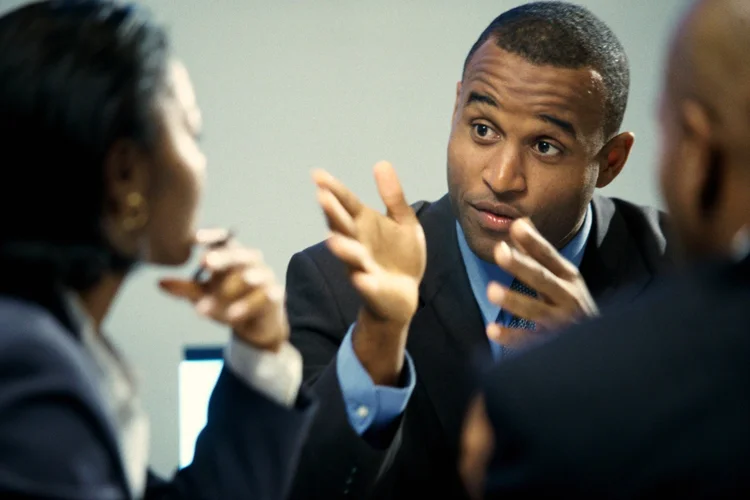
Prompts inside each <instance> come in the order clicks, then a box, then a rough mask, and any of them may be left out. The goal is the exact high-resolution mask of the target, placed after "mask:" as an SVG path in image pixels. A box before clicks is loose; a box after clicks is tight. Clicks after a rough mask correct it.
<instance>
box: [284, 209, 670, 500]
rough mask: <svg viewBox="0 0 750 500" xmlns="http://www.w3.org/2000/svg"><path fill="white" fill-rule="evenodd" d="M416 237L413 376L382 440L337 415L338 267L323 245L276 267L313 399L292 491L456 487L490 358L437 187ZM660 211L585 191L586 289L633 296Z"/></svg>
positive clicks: (656, 237) (339, 493)
mask: <svg viewBox="0 0 750 500" xmlns="http://www.w3.org/2000/svg"><path fill="white" fill-rule="evenodd" d="M415 209H416V211H417V214H418V217H419V220H420V222H421V223H422V226H423V227H424V231H425V235H426V238H427V270H426V274H425V277H424V279H423V281H422V284H421V287H420V307H419V309H418V311H417V313H416V315H415V317H414V319H413V321H412V324H411V328H410V331H409V338H408V342H407V349H408V352H409V354H410V355H411V357H412V359H413V360H414V365H415V368H416V372H417V383H416V387H415V389H414V392H413V394H412V396H411V399H410V401H409V404H408V407H407V409H406V412H405V414H404V416H403V418H402V419H401V420H400V422H398V428H397V430H396V432H395V436H394V437H393V439H392V440H389V442H388V443H386V446H383V447H376V446H371V445H370V444H368V441H366V440H364V439H362V438H361V437H359V436H358V435H357V434H356V432H355V431H354V430H353V429H352V428H351V426H350V425H349V422H348V420H347V414H346V409H345V407H344V404H343V399H342V394H341V389H340V387H339V383H338V379H337V376H336V366H335V365H336V361H335V359H336V352H337V350H338V348H339V344H340V342H341V340H342V339H343V337H344V335H345V334H346V331H347V330H348V328H349V326H350V325H351V324H352V323H353V322H354V321H355V319H356V315H357V311H358V309H359V307H360V300H359V298H358V296H357V293H356V292H355V290H354V289H353V288H352V287H351V285H350V284H349V280H348V278H347V274H346V271H345V268H344V266H343V265H342V264H341V263H340V262H339V261H338V260H337V259H336V258H335V257H334V256H333V254H331V253H330V251H329V250H328V249H327V248H326V246H325V245H324V244H318V245H316V246H313V247H311V248H308V249H307V250H304V251H303V252H300V253H298V254H296V255H295V256H294V257H293V258H292V260H291V262H290V264H289V268H288V271H287V310H288V313H289V321H290V324H291V327H292V342H293V343H294V344H295V345H296V346H297V348H298V349H300V350H301V351H302V354H303V357H304V360H305V379H306V382H307V383H308V384H309V385H310V386H311V387H312V389H313V391H314V392H315V393H316V394H317V395H318V396H319V397H320V398H321V400H322V401H323V402H324V408H325V409H324V410H323V411H321V413H320V414H319V415H318V417H317V419H316V420H315V423H314V424H313V429H312V430H311V433H310V438H309V439H308V442H307V444H306V446H305V448H304V450H303V456H302V459H301V463H300V468H299V472H298V477H297V481H296V485H295V488H294V492H293V495H292V498H321V499H334V498H341V497H344V496H346V495H347V494H348V495H349V496H350V497H352V498H367V497H368V495H369V494H372V495H371V496H372V497H373V498H394V499H397V498H408V497H411V496H414V495H418V498H430V495H438V496H440V497H442V496H443V495H447V497H449V498H462V496H463V488H462V486H461V483H460V480H459V478H458V474H457V465H456V463H457V448H458V442H459V436H460V429H461V425H462V421H463V417H464V411H465V409H466V406H467V404H468V399H469V397H470V395H471V392H472V390H473V388H475V385H474V377H473V372H472V369H471V366H472V361H474V359H475V356H476V353H477V351H479V353H480V357H486V358H489V356H490V345H489V342H488V339H487V336H486V334H485V326H484V321H483V319H482V315H481V312H480V310H479V306H478V305H477V303H476V301H475V299H474V295H473V293H472V291H471V287H470V284H469V279H468V276H467V274H466V270H465V268H464V265H463V262H462V260H461V256H460V253H459V249H458V242H457V239H456V229H455V217H454V215H453V212H452V209H451V206H450V202H449V200H448V198H447V196H446V197H443V198H442V199H441V200H439V201H437V202H435V203H432V204H430V203H425V202H420V203H418V204H416V205H415ZM663 223H664V220H663V214H661V213H659V212H658V211H656V210H653V209H646V208H641V207H637V206H635V205H632V204H630V203H627V202H624V201H621V200H611V199H608V198H602V197H596V198H595V199H594V222H593V228H592V232H591V235H590V237H589V240H588V243H587V248H586V250H585V253H584V257H583V261H582V263H581V272H582V274H583V276H584V277H585V279H586V281H587V283H588V286H589V288H590V290H591V292H592V294H593V296H594V298H596V299H597V300H600V301H602V300H606V299H607V298H608V297H610V296H611V294H612V293H613V292H614V291H615V290H618V289H619V290H622V289H623V287H625V286H626V285H627V286H629V291H628V292H627V293H628V298H634V297H636V296H637V295H638V294H639V293H641V292H642V291H643V289H644V288H646V286H647V285H648V284H649V283H650V281H651V280H652V277H653V275H654V274H655V273H656V271H657V270H659V269H660V268H662V267H663V266H664V265H665V262H666V258H665V251H666V239H665V236H664V232H663V229H662V225H663Z"/></svg>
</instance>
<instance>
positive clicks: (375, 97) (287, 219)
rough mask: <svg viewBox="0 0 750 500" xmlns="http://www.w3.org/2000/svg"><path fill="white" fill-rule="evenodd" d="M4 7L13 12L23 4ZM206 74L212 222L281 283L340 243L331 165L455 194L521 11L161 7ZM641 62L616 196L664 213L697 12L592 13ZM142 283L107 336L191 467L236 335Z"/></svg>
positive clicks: (325, 0) (495, 7)
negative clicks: (667, 159)
mask: <svg viewBox="0 0 750 500" xmlns="http://www.w3.org/2000/svg"><path fill="white" fill-rule="evenodd" d="M21 3H26V2H22V1H19V0H0V11H2V10H6V9H8V8H11V7H13V6H16V5H19V4H21ZM143 3H144V4H146V5H147V6H148V7H150V8H151V10H152V11H153V12H154V13H155V14H156V16H157V18H158V19H159V20H161V21H162V22H164V23H165V24H166V25H168V26H169V29H170V31H171V33H172V35H173V41H174V45H175V48H176V52H177V54H178V56H179V57H180V58H181V59H183V60H184V62H185V63H186V65H187V67H188V69H189V70H190V72H191V75H192V78H193V82H194V85H195V88H196V92H197V95H198V99H199V102H200V104H201V107H202V110H203V114H204V121H205V139H204V149H205V152H206V153H207V155H208V158H209V184H208V187H207V193H206V197H205V205H204V210H203V217H202V220H203V222H205V223H206V224H207V225H222V226H231V227H233V228H235V229H236V230H237V232H238V233H239V236H240V239H241V240H242V241H243V242H244V243H246V244H248V245H252V246H256V247H259V248H260V249H262V250H263V252H264V255H265V256H266V260H267V261H268V262H269V263H270V264H271V265H272V266H273V268H274V270H275V271H276V272H277V274H278V276H279V279H283V275H284V272H285V270H286V264H287V262H288V260H289V258H290V257H291V256H292V254H293V253H294V252H295V251H299V250H301V249H303V248H305V247H307V246H309V245H311V244H314V243H316V242H317V241H319V240H321V239H322V238H324V237H325V235H326V228H325V226H324V223H323V218H322V217H321V215H320V211H319V209H318V207H317V206H316V203H315V190H314V188H313V186H312V183H311V182H310V176H309V173H310V170H311V169H312V168H314V167H324V168H326V169H328V170H329V171H330V172H332V173H333V174H334V175H337V176H338V177H340V178H341V179H342V180H344V181H345V182H346V183H347V184H348V185H349V187H351V188H352V189H353V190H354V191H355V192H356V193H358V194H359V195H361V197H362V199H364V200H365V201H366V202H368V203H370V204H372V206H376V207H378V208H380V207H381V204H380V203H379V200H378V198H377V193H376V190H375V187H374V184H373V181H372V168H371V167H372V165H373V164H374V163H375V162H376V161H378V160H381V159H387V160H390V161H391V162H393V164H394V165H395V167H396V168H397V171H398V173H399V175H400V177H401V180H402V183H403V185H404V189H405V191H406V194H407V197H408V199H409V200H410V201H416V200H419V199H428V200H434V199H436V198H438V197H440V196H441V195H442V194H443V193H444V192H445V190H446V179H445V177H446V174H445V151H446V145H447V138H448V132H449V127H450V118H451V112H452V108H453V103H454V98H455V87H456V82H457V81H458V80H459V79H460V77H461V68H462V64H463V60H464V57H465V56H466V53H467V52H468V50H469V49H470V47H471V45H472V44H473V43H474V41H475V40H476V38H477V37H478V35H479V34H480V33H481V32H482V30H483V29H484V28H485V27H486V26H487V25H488V24H489V22H490V21H491V20H492V19H493V18H494V17H495V16H497V15H498V14H500V13H501V12H503V11H505V10H507V9H509V8H511V7H514V6H516V5H519V4H520V3H522V2H519V1H508V0H505V1H503V0H494V1H490V0H450V1H449V0H380V1H378V2H366V1H364V0H359V1H356V0H316V1H306V2H303V1H301V0H297V1H294V0H277V1H274V2H271V1H270V0H266V1H260V0H211V1H206V0H203V1H201V0H181V1H169V0H148V1H145V2H143ZM580 3H581V4H582V5H585V6H587V7H589V8H591V9H592V10H593V12H594V13H595V14H597V15H598V16H600V17H601V18H602V19H603V20H604V21H605V22H607V23H608V24H609V25H610V26H611V27H612V28H613V29H614V31H615V33H616V34H617V35H618V36H619V37H620V39H621V41H622V43H623V44H624V46H625V48H626V50H627V53H628V55H629V57H630V63H631V68H632V82H631V93H630V103H629V107H628V112H627V115H626V118H625V124H624V128H625V129H627V130H631V131H633V132H635V134H636V144H635V148H634V150H633V153H632V155H631V157H630V161H629V162H628V164H627V166H626V168H625V170H624V171H623V173H622V174H621V175H620V177H619V178H618V179H617V180H616V181H615V182H614V183H613V185H612V186H611V187H609V188H607V189H606V190H605V191H604V192H605V193H606V194H609V195H612V196H619V197H623V198H627V199H630V200H633V201H636V202H639V203H644V204H651V205H661V203H660V200H659V197H658V191H657V186H656V181H655V179H656V173H655V169H654V165H655V160H656V158H657V155H658V152H659V151H658V145H659V144H658V142H659V137H658V134H657V128H656V114H657V113H656V109H657V97H658V91H659V88H660V84H661V81H660V80H661V74H662V67H663V64H662V62H663V59H664V53H665V49H666V44H667V41H668V36H669V32H670V31H671V30H672V29H673V27H674V24H675V22H676V21H677V18H678V15H679V14H680V12H681V11H682V9H683V8H684V7H685V5H686V4H687V3H688V2H686V1H685V0H659V1H653V0H628V1H622V0H588V1H582V2H580ZM189 272H190V269H183V270H178V271H171V270H163V269H162V270H156V271H154V270H143V271H140V272H138V273H137V274H136V275H135V276H134V277H133V279H132V280H130V282H129V283H128V284H127V287H126V290H125V293H124V294H123V295H122V296H121V298H120V299H119V301H118V302H117V304H116V305H115V310H114V311H113V314H112V316H111V317H110V320H109V322H108V324H107V330H108V331H109V332H110V334H111V335H112V337H113V338H114V340H115V341H116V343H117V344H118V345H119V346H120V347H121V348H122V350H123V351H124V353H125V355H126V356H127V357H128V358H129V359H130V360H131V361H132V363H133V364H134V365H135V367H136V369H137V371H138V372H139V374H140V376H141V380H142V382H141V392H142V395H143V400H144V403H145V405H146V407H147V409H148V411H149V413H150V415H151V425H152V435H153V439H152V442H151V446H152V453H151V456H152V464H153V465H154V467H155V469H156V470H157V471H159V472H161V473H168V472H171V471H172V470H173V469H174V467H175V466H176V465H177V460H178V425H177V421H178V420H177V410H178V401H177V399H178V390H177V373H178V364H179V362H180V359H181V356H182V350H183V348H184V346H185V345H186V344H219V343H223V342H225V341H226V339H227V336H228V332H227V331H226V329H224V328H221V327H218V326H214V325H212V324H209V323H208V322H207V321H204V320H201V319H199V318H198V317H197V316H196V315H195V314H193V313H192V311H191V309H190V307H189V306H188V305H187V304H182V303H178V302H175V301H173V300H171V299H170V298H168V297H165V296H163V295H162V294H161V293H160V292H159V291H158V290H157V288H156V281H157V279H158V278H159V277H160V276H164V275H166V274H171V273H176V274H177V275H182V276H186V275H187V274H188V273H189Z"/></svg>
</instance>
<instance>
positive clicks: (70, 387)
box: [0, 297, 127, 499]
mask: <svg viewBox="0 0 750 500" xmlns="http://www.w3.org/2000/svg"><path fill="white" fill-rule="evenodd" d="M0 318H1V321H2V323H0V443H2V446H0V492H2V493H4V494H27V495H32V496H40V497H48V496H54V497H56V498H81V499H83V498H102V499H108V498H118V499H119V498H124V497H126V496H127V491H126V489H125V488H124V485H125V479H124V472H123V469H122V468H121V465H120V460H119V455H118V447H117V443H116V438H115V435H114V430H113V428H112V427H111V426H110V425H109V421H108V419H107V416H106V415H105V414H104V413H103V411H102V408H103V406H102V402H101V400H100V397H99V394H98V393H97V389H96V387H95V386H94V383H93V381H94V380H95V377H94V376H92V374H93V373H94V372H93V366H92V365H91V364H90V363H89V361H88V360H87V358H86V356H85V355H84V354H83V352H82V350H81V349H80V347H79V345H78V344H77V342H76V340H75V339H74V337H73V336H72V334H71V333H70V332H67V331H66V330H65V329H64V328H63V327H62V326H61V325H60V323H59V322H57V320H56V319H55V318H54V317H52V316H51V315H50V314H48V313H47V312H46V311H45V310H44V309H42V308H40V307H37V306H34V305H32V304H30V303H26V302H22V301H17V300H13V299H8V298H6V297H3V298H0ZM72 450H75V460H71V453H72ZM52 464H54V465H52ZM82 464H86V466H85V467H82Z"/></svg>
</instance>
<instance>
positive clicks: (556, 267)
mask: <svg viewBox="0 0 750 500" xmlns="http://www.w3.org/2000/svg"><path fill="white" fill-rule="evenodd" d="M510 236H511V239H512V240H513V242H514V243H515V244H516V245H518V246H519V248H521V249H522V250H523V251H524V253H526V254H527V255H529V256H530V257H532V258H533V259H534V260H536V261H537V262H539V264H541V265H542V266H543V267H545V268H547V269H549V270H550V271H551V272H552V273H553V274H554V275H556V276H558V277H560V278H562V279H564V280H570V279H572V278H574V277H575V276H576V275H577V273H578V270H577V269H576V267H575V266H574V265H573V263H571V262H570V261H568V260H567V259H566V258H565V257H563V256H562V255H560V252H558V251H557V249H556V248H555V247H554V246H553V245H552V244H551V243H550V242H549V241H547V240H546V239H544V236H542V235H541V234H540V233H539V231H537V229H536V227H534V225H533V224H532V223H531V221H529V220H527V219H518V220H516V221H514V222H513V224H512V225H511V227H510Z"/></svg>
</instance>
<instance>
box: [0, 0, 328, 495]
mask: <svg viewBox="0 0 750 500" xmlns="http://www.w3.org/2000/svg"><path fill="white" fill-rule="evenodd" d="M200 129H201V117H200V111H199V109H198V106H197V103H196V99H195V96H194V94H193V89H192V86H191V83H190V79H189V77H188V73H187V71H186V69H185V68H184V66H183V65H182V64H181V63H180V62H179V60H177V59H176V58H175V57H174V56H173V54H172V52H171V50H170V46H169V41H168V39H167V36H166V35H165V33H164V31H163V29H162V28H161V27H159V26H157V25H156V24H154V23H153V22H152V21H151V20H150V19H149V17H148V16H147V15H146V14H145V13H143V12H142V11H140V10H139V9H137V8H134V7H133V6H131V5H121V4H115V3H111V2H98V1H43V2H38V3H32V4H28V5H25V6H23V7H20V8H18V9H16V10H14V11H12V12H10V13H6V14H5V15H4V16H2V17H1V18H0V152H1V153H0V154H2V161H1V162H0V168H1V169H2V175H3V179H2V181H1V182H0V190H2V192H1V193H0V497H2V498H6V497H8V496H28V497H34V498H64V499H87V500H90V499H97V500H99V499H101V500H103V499H110V498H118V499H119V498H142V497H146V498H201V499H204V498H221V499H226V498H282V497H283V496H284V495H285V493H286V489H287V483H288V482H289V480H290V477H291V475H292V473H293V470H294V467H295V464H296V457H297V454H298V448H299V446H300V444H301V442H302V441H303V439H304V435H305V433H306V430H307V424H308V421H309V418H310V416H311V415H310V414H311V412H312V411H313V409H312V405H311V403H310V401H309V400H308V399H307V398H306V397H305V396H304V395H300V394H299V393H298V391H299V387H300V380H301V359H300V356H299V353H298V352H297V351H296V350H295V349H294V348H293V347H291V345H290V344H289V343H288V341H287V337H288V326H287V321H286V316H285V313H284V309H283V292H282V290H281V288H280V286H279V285H278V284H277V282H276V281H275V278H274V276H273V273H272V272H271V271H270V269H269V268H268V267H267V266H266V265H265V264H264V263H263V261H262V258H261V256H260V254H259V253H258V252H256V251H252V250H249V249H245V248H243V247H241V246H240V245H239V244H237V243H236V242H234V241H233V240H232V239H230V238H227V235H226V234H225V233H224V232H223V231H202V232H201V231H196V229H195V227H194V224H195V219H196V210H197V207H198V202H199V200H200V197H201V192H202V186H203V178H204V174H205V172H204V170H205V159H204V157H203V154H202V153H201V150H200V147H199V145H198V137H199V135H200ZM196 244H206V245H208V246H209V248H210V249H209V250H208V251H207V252H206V253H205V255H204V257H203V260H202V262H203V265H204V266H205V268H206V270H207V273H206V274H207V278H206V279H204V280H201V281H192V280H178V279H172V280H164V281H163V282H162V284H161V285H162V288H163V289H164V290H165V291H167V292H169V293H171V294H172V295H175V296H178V297H181V298H185V299H188V300H190V301H191V302H192V303H193V304H195V307H196V308H197V309H198V312H199V313H201V314H203V315H206V316H209V317H211V318H214V319H215V320H217V321H219V322H221V323H224V324H227V325H229V326H231V327H232V329H233V331H234V332H235V333H234V335H233V338H232V340H231V342H230V344H229V346H228V349H227V351H226V363H225V368H224V370H223V372H222V374H221V375H220V377H219V380H218V382H217V385H216V387H215V389H214V392H213V395H212V398H211V402H210V404H209V412H208V421H207V424H206V427H205V429H204V430H203V432H202V433H201V435H200V436H199V438H198V441H197V443H196V449H195V458H194V461H193V463H192V465H191V466H189V467H187V468H185V469H183V470H181V471H179V472H178V473H177V474H176V475H175V477H174V478H173V479H171V480H170V481H162V480H159V479H157V478H156V477H155V476H153V475H152V474H150V473H148V472H147V471H148V468H147V457H148V442H149V436H148V420H147V417H146V416H145V414H144V413H143V411H142V409H141V407H140V405H139V402H138V397H137V394H136V387H135V385H134V383H133V377H132V374H131V372H130V370H129V368H128V365H127V363H126V362H125V360H123V359H122V357H120V355H119V354H118V353H117V351H116V350H115V349H114V348H113V347H112V345H111V344H110V343H109V342H108V341H107V338H106V336H105V334H104V333H103V332H102V324H103V322H104V320H105V319H106V317H107V313H108V311H109V309H110V306H111V304H112V303H113V301H114V300H115V299H116V296H117V294H118V292H119V290H120V289H121V287H122V285H123V282H124V280H125V279H126V277H127V276H128V275H129V274H130V272H131V271H132V270H133V269H134V267H135V266H136V265H138V264H140V263H144V264H158V265H165V266H178V265H181V264H184V263H185V262H186V261H187V260H188V259H189V257H190V255H191V251H192V249H193V248H194V246H195V245H196ZM138 333H139V332H138Z"/></svg>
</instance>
